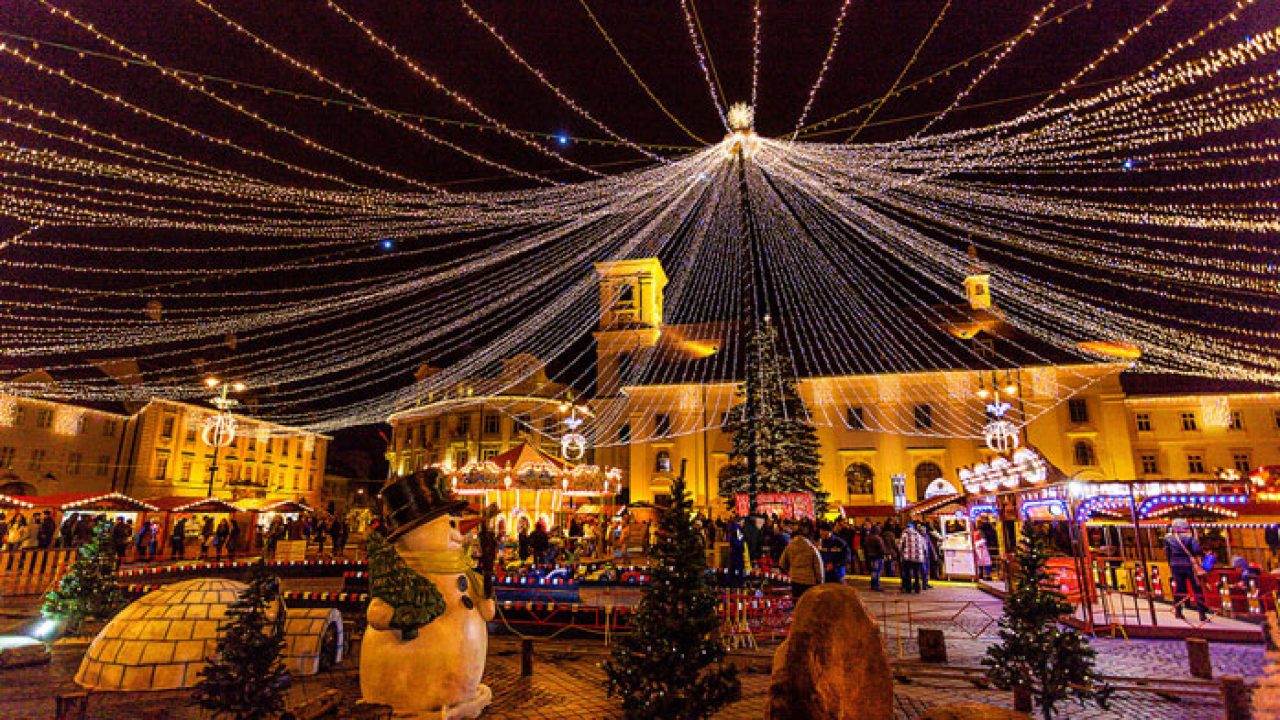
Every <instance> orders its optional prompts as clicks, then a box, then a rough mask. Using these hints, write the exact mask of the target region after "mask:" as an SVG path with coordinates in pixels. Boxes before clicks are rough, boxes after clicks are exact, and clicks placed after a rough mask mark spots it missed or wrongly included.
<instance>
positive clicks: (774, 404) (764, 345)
mask: <svg viewBox="0 0 1280 720" xmlns="http://www.w3.org/2000/svg"><path fill="white" fill-rule="evenodd" d="M725 431H726V432H728V433H729V435H730V436H731V438H732V442H733V446H732V449H731V450H730V452H729V462H728V464H726V465H725V467H724V469H723V470H721V472H720V495H721V496H722V497H724V499H725V502H726V503H727V504H728V506H729V508H730V509H732V508H733V505H734V496H736V495H738V494H740V493H745V494H747V495H749V496H751V498H752V500H753V502H754V499H755V497H756V496H757V495H759V494H760V493H796V492H807V493H812V494H813V496H814V502H815V504H816V505H817V508H818V511H819V512H821V511H822V510H824V509H825V506H826V498H827V493H826V492H824V491H823V490H822V483H821V482H820V481H819V479H818V473H819V471H820V470H821V469H822V460H821V458H820V455H819V452H818V434H817V432H816V431H815V430H814V427H813V422H812V420H811V419H810V417H809V411H808V410H807V409H806V408H805V406H804V401H802V400H801V399H800V395H799V394H798V393H797V392H796V381H795V376H794V372H793V370H792V368H791V364H790V362H788V360H787V358H786V357H785V355H783V354H781V353H779V352H778V333H777V330H776V328H774V325H773V323H772V321H771V320H770V319H769V317H768V316H765V318H764V322H763V323H761V324H760V326H759V328H758V329H757V330H756V331H755V332H754V333H752V335H751V338H750V341H749V342H748V344H747V356H746V368H745V371H744V375H743V379H742V381H741V382H740V383H739V384H738V404H737V405H735V406H734V407H733V408H732V409H730V410H729V416H728V418H727V419H726V423H725ZM752 453H754V454H755V461H756V468H755V474H754V477H753V475H752V473H751V468H750V460H749V458H750V457H751V454H752Z"/></svg>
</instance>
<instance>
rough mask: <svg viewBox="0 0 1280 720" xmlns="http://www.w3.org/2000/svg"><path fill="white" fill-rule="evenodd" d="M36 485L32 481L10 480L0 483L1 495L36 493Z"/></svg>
mask: <svg viewBox="0 0 1280 720" xmlns="http://www.w3.org/2000/svg"><path fill="white" fill-rule="evenodd" d="M35 494H37V493H36V486H35V485H32V484H31V483H24V482H10V483H5V484H4V485H0V495H35Z"/></svg>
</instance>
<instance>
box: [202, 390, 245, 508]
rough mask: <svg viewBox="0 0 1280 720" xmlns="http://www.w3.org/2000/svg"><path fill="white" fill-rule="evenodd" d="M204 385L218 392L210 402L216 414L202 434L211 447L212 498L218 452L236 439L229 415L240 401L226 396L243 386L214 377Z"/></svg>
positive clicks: (234, 426) (234, 428)
mask: <svg viewBox="0 0 1280 720" xmlns="http://www.w3.org/2000/svg"><path fill="white" fill-rule="evenodd" d="M204 384H205V386H206V387H208V388H209V389H211V390H212V389H217V390H218V394H217V395H214V396H213V398H212V399H211V400H210V402H212V403H213V406H214V407H216V408H218V414H217V415H215V416H213V417H211V418H208V419H207V420H206V421H205V427H204V431H203V433H202V436H203V439H204V442H205V444H206V445H212V446H213V461H212V462H210V463H209V497H213V485H214V482H215V480H216V479H217V477H218V452H219V451H220V450H222V448H224V447H226V446H229V445H230V444H231V443H232V442H234V441H235V439H236V422H235V418H234V417H232V415H231V408H233V407H235V406H236V405H239V404H240V401H239V400H236V399H235V398H233V397H228V395H227V394H228V393H229V392H230V391H233V390H234V391H235V392H244V390H245V384H244V383H242V382H236V383H228V382H223V381H222V380H219V379H218V378H216V377H210V378H205V381H204Z"/></svg>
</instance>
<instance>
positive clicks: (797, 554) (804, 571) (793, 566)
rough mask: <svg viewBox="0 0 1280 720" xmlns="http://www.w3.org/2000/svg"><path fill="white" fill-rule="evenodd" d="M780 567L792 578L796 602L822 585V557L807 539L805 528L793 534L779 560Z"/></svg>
mask: <svg viewBox="0 0 1280 720" xmlns="http://www.w3.org/2000/svg"><path fill="white" fill-rule="evenodd" d="M778 567H780V568H782V571H783V572H785V573H787V574H788V575H790V576H791V596H792V597H794V598H795V599H796V600H799V599H800V596H801V595H804V594H805V592H806V591H807V590H808V589H809V588H811V587H813V586H814V585H821V584H822V580H823V575H822V555H821V554H820V553H819V552H818V548H816V547H814V546H813V543H811V542H809V538H807V537H805V530H804V529H803V528H799V527H798V528H796V531H795V532H794V533H793V534H792V536H791V543H790V544H789V545H787V549H786V550H783V551H782V557H781V558H780V559H779V560H778Z"/></svg>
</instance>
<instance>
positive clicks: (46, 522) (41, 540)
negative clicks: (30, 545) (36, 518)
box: [36, 510, 58, 550]
mask: <svg viewBox="0 0 1280 720" xmlns="http://www.w3.org/2000/svg"><path fill="white" fill-rule="evenodd" d="M57 532H58V526H57V525H55V524H54V522H53V513H51V512H49V511H48V510H45V511H44V519H42V520H41V521H40V528H39V529H38V530H36V547H38V548H40V549H41V550H48V549H49V548H50V547H52V546H53V536H54V534H55V533H57Z"/></svg>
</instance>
